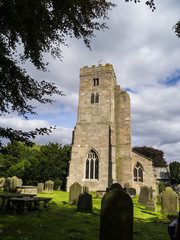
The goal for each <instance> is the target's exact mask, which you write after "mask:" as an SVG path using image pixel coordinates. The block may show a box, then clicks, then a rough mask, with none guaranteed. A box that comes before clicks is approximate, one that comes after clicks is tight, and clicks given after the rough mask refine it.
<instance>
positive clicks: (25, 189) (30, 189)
mask: <svg viewBox="0 0 180 240" xmlns="http://www.w3.org/2000/svg"><path fill="white" fill-rule="evenodd" d="M16 189H17V191H16V192H17V193H19V194H37V186H28V185H23V186H21V187H16Z"/></svg>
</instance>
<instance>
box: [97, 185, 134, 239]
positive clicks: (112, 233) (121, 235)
mask: <svg viewBox="0 0 180 240" xmlns="http://www.w3.org/2000/svg"><path fill="white" fill-rule="evenodd" d="M110 239H112V240H132V239H133V202H132V199H131V197H130V196H129V195H128V194H127V193H125V192H124V191H122V190H116V189H113V190H109V191H108V192H107V193H106V194H105V195H104V197H103V199H102V203H101V217H100V240H110Z"/></svg>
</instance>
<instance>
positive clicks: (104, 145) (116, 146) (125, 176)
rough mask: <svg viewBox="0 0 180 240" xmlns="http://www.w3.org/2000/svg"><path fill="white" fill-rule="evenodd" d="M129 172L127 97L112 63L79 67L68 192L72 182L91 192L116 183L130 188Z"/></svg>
mask: <svg viewBox="0 0 180 240" xmlns="http://www.w3.org/2000/svg"><path fill="white" fill-rule="evenodd" d="M132 172H133V168H132V150H131V117H130V99H129V95H128V93H127V92H125V91H124V90H122V89H120V86H118V85H117V81H116V76H115V73H114V70H113V67H112V65H111V64H106V65H105V66H102V65H101V64H99V66H97V67H96V66H94V65H93V66H92V67H91V68H88V67H84V68H81V69H80V86H79V103H78V119H77V124H76V127H75V129H74V132H73V141H72V152H71V161H70V169H69V176H68V178H67V190H68V191H69V187H70V186H71V185H72V184H73V183H74V182H78V183H80V184H81V185H82V186H84V185H85V186H88V187H89V190H90V191H96V190H105V189H106V188H107V187H109V186H110V185H111V184H112V183H115V182H119V183H120V184H121V185H122V186H124V184H125V183H129V184H130V185H132V179H133V176H132Z"/></svg>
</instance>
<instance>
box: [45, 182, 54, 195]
mask: <svg viewBox="0 0 180 240" xmlns="http://www.w3.org/2000/svg"><path fill="white" fill-rule="evenodd" d="M53 189H54V182H53V181H51V180H49V181H46V182H45V190H44V191H45V192H46V193H53Z"/></svg>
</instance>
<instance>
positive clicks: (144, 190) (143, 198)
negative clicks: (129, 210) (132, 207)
mask: <svg viewBox="0 0 180 240" xmlns="http://www.w3.org/2000/svg"><path fill="white" fill-rule="evenodd" d="M149 199H151V191H150V188H148V187H147V186H141V188H140V194H139V199H138V204H140V205H142V206H146V203H147V201H148V200H149Z"/></svg>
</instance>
